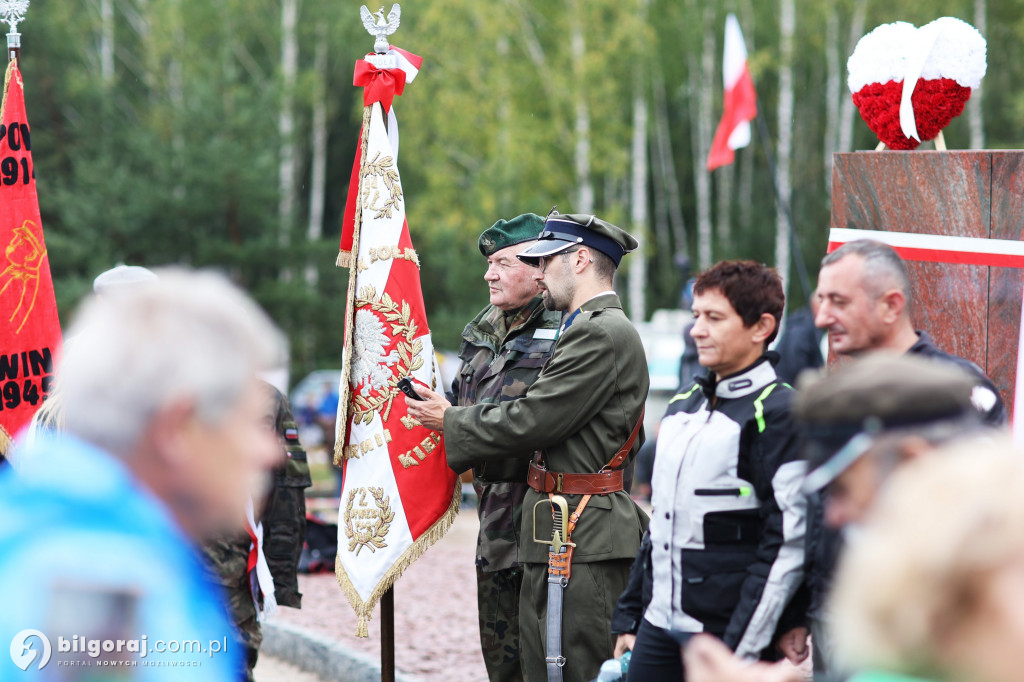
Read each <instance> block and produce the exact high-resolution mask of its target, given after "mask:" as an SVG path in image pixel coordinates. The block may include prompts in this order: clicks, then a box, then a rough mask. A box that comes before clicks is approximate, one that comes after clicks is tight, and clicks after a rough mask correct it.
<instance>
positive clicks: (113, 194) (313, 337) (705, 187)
mask: <svg viewBox="0 0 1024 682" xmlns="http://www.w3.org/2000/svg"><path fill="white" fill-rule="evenodd" d="M359 4H360V2H358V0H349V1H346V2H337V1H336V0H273V1H271V0H83V1H82V2H74V3H54V2H35V3H33V5H32V7H31V10H30V11H29V13H28V16H27V19H26V21H25V22H24V23H23V24H22V25H21V32H22V33H23V35H24V38H23V45H24V49H23V61H22V70H23V73H24V76H25V83H26V88H25V89H26V93H27V99H28V102H27V104H28V113H29V119H30V121H31V123H32V125H33V142H34V147H33V150H32V151H33V155H34V158H35V162H36V164H37V180H38V186H39V193H40V205H41V208H42V215H43V222H44V227H45V229H46V237H47V243H48V247H49V256H50V262H51V267H52V270H53V275H54V280H55V288H56V293H57V298H58V304H59V306H60V309H61V312H62V315H65V316H66V315H67V314H68V313H69V312H70V311H71V310H72V306H73V303H75V302H76V301H77V300H78V299H79V298H81V297H82V296H83V295H84V294H85V293H86V292H87V291H88V290H89V284H90V283H91V281H92V278H93V277H94V276H95V275H96V274H97V273H98V272H101V271H103V270H105V269H107V268H108V267H110V264H112V263H117V262H129V263H135V264H143V265H149V264H162V263H167V262H187V263H190V264H192V265H196V266H203V265H211V264H212V265H216V266H218V267H224V268H227V269H228V270H229V272H230V274H231V275H232V276H233V277H234V278H235V279H236V280H237V281H238V282H239V283H240V284H241V285H242V286H243V287H245V288H246V289H248V290H249V291H250V292H251V293H252V294H253V295H254V296H255V298H256V299H257V300H258V301H259V302H260V303H261V304H262V305H263V306H264V307H265V308H266V309H267V310H268V311H269V312H270V313H271V315H272V316H273V317H274V319H275V320H277V321H278V323H279V324H281V326H282V327H284V328H285V329H286V330H287V331H288V334H289V335H290V340H291V345H292V363H293V365H292V375H293V376H303V375H305V374H306V373H308V372H309V371H310V370H312V369H314V368H316V367H323V366H334V365H337V363H338V359H339V358H340V347H339V344H340V341H339V340H340V338H341V333H342V326H343V303H342V300H343V296H342V294H343V292H344V291H345V287H346V285H347V271H345V270H341V269H338V268H335V266H334V260H335V256H336V253H337V248H336V247H337V240H338V235H339V233H340V216H341V212H342V210H343V206H344V201H345V197H346V192H347V189H348V180H349V174H350V171H351V163H352V158H353V155H354V150H355V149H354V148H355V143H356V138H357V132H358V125H359V120H360V109H361V106H362V102H361V92H360V90H359V89H357V88H354V87H353V86H352V76H351V74H352V68H353V63H354V61H355V60H356V59H358V58H359V57H360V56H362V55H363V54H364V53H365V52H367V51H368V50H370V48H371V46H372V39H371V38H370V36H369V35H367V34H366V32H365V31H364V29H363V27H362V24H361V22H360V21H359V16H358V7H359ZM376 9H377V7H376V6H373V7H371V10H376ZM388 9H390V5H389V6H388V7H387V8H386V10H385V11H387V10H388ZM941 10H942V12H944V13H947V14H949V15H953V16H957V17H959V18H962V19H964V20H966V21H968V22H969V23H972V24H974V25H975V26H977V27H978V28H979V29H980V30H981V32H982V33H983V34H984V35H985V37H986V38H987V40H988V75H987V76H986V77H985V80H984V81H983V86H982V88H981V90H980V91H978V92H976V93H975V94H974V96H973V97H972V100H971V102H970V106H969V107H968V109H967V111H966V112H965V113H964V115H963V116H962V117H960V118H959V119H957V120H955V121H954V122H953V123H952V125H951V126H950V127H949V128H948V129H947V131H946V140H947V142H948V144H949V146H950V148H951V149H962V148H971V147H986V148H1013V147H1017V146H1020V140H1019V137H1018V131H1019V130H1020V125H1019V120H1020V117H1021V111H1022V109H1024V95H1022V94H1021V92H1020V89H1019V88H1016V87H1014V84H1015V83H1018V82H1021V80H1022V76H1024V73H1022V71H1024V63H1022V62H1021V61H1020V60H1019V59H1017V58H1016V56H1017V49H1016V48H1017V45H1019V44H1020V42H1021V39H1022V38H1024V20H1022V18H1021V17H1024V12H1022V11H1021V10H1022V2H1021V1H1020V0H954V1H951V2H947V3H943V5H942V8H941ZM938 11H939V10H938V9H937V8H936V6H935V4H934V3H932V2H925V1H924V0H890V1H889V2H884V3H883V2H878V1H877V0H829V1H828V2H826V1H824V0H766V1H763V2H755V1H754V0H684V1H679V0H634V1H633V2H626V3H623V2H621V1H620V0H586V1H585V2H584V0H567V1H566V2H558V3H551V2H541V1H540V0H501V1H500V2H470V1H469V0H431V1H430V2H422V1H420V2H406V3H404V7H403V16H402V26H401V28H400V29H399V32H398V33H397V34H396V35H395V36H393V39H394V42H395V43H396V44H397V45H399V46H401V47H403V48H406V49H409V50H411V51H413V52H415V53H417V54H420V55H422V56H423V57H424V58H425V61H424V67H423V70H422V72H421V74H420V76H419V78H418V79H417V80H416V82H415V83H413V84H412V85H410V86H409V87H408V88H407V89H406V91H405V94H404V95H403V96H402V97H400V98H399V99H398V100H397V104H396V108H397V111H398V115H399V120H400V122H401V129H402V143H401V150H402V151H401V161H400V170H401V172H402V177H403V183H404V186H405V193H406V197H407V198H408V205H407V211H408V218H409V223H410V227H411V229H412V234H413V238H414V240H415V243H416V247H417V249H418V251H419V253H420V258H421V261H422V273H423V288H424V295H425V298H426V301H427V307H428V314H429V316H430V321H431V326H432V328H433V332H434V336H435V343H436V345H437V346H438V347H442V348H444V347H455V346H457V343H458V335H459V333H460V332H461V330H462V327H463V325H464V324H465V321H466V320H468V319H470V318H471V317H472V316H473V314H474V313H475V312H476V311H477V310H479V309H480V307H482V305H483V304H484V302H485V295H486V289H485V288H484V287H482V286H480V282H479V278H480V276H481V270H480V267H479V265H480V264H479V262H478V259H477V255H476V253H475V250H476V236H477V235H478V234H479V233H480V231H481V230H483V229H484V228H486V227H487V226H489V225H490V224H491V223H492V222H493V221H494V220H495V219H496V218H498V217H507V216H511V215H516V214H519V213H523V212H526V211H533V212H538V213H541V214H543V213H545V212H546V211H547V210H548V209H549V208H550V207H551V206H552V205H553V204H557V205H558V206H559V208H560V209H561V210H562V211H563V212H570V211H573V212H589V211H591V210H593V211H594V212H598V213H600V214H601V215H602V216H603V217H604V218H606V219H608V220H610V221H612V222H614V223H616V224H618V225H622V226H623V227H626V228H627V229H629V230H630V232H632V233H634V234H636V235H638V236H639V237H640V238H641V241H642V242H643V244H644V246H643V249H642V250H641V251H640V252H638V253H637V254H634V256H633V257H632V258H631V259H630V261H629V262H628V263H627V264H626V265H625V268H624V272H623V273H622V274H621V276H620V277H619V282H618V286H619V287H620V289H621V290H622V291H623V293H624V294H627V295H624V297H623V298H624V303H625V304H626V308H627V312H628V313H629V314H630V315H631V317H632V319H633V320H634V321H641V320H644V319H647V318H648V317H649V314H650V311H652V310H654V309H656V308H665V307H676V306H677V305H678V303H679V288H680V284H681V282H684V281H685V280H686V278H687V276H688V275H687V273H686V272H684V271H685V270H687V267H688V268H689V270H690V271H691V272H695V271H696V270H698V269H700V268H703V267H706V266H708V265H710V264H711V263H712V262H714V261H715V260H719V259H722V258H731V257H747V258H755V259H758V260H761V261H765V262H768V263H769V264H776V263H778V264H779V265H780V266H781V269H782V271H783V273H784V274H786V275H788V280H787V281H788V282H789V292H788V293H789V294H790V297H791V299H792V300H793V301H794V308H796V307H799V306H798V305H796V302H797V301H802V299H803V292H801V291H800V289H799V288H798V287H797V286H796V284H795V282H796V276H795V269H794V268H795V261H793V263H792V264H790V265H787V259H788V258H789V255H787V254H786V253H785V251H786V249H785V248H784V247H785V245H786V244H788V242H786V240H782V243H781V244H777V240H776V235H777V229H778V227H779V225H785V224H787V221H786V220H785V219H784V217H783V216H782V215H781V214H780V212H779V211H778V208H777V202H776V200H775V198H774V190H773V185H772V176H771V175H770V173H769V169H768V163H767V157H766V154H765V150H764V149H763V148H762V147H761V146H760V144H759V142H758V135H757V133H756V127H755V137H754V142H753V144H752V145H751V147H749V148H747V149H745V150H741V151H740V152H738V154H737V160H736V163H734V164H733V165H730V166H727V167H724V168H722V169H719V170H717V171H715V172H714V173H708V172H707V171H706V170H705V167H704V164H705V159H706V157H707V149H708V148H709V146H710V142H711V136H712V134H713V132H714V127H715V125H716V124H717V121H718V118H719V116H720V115H721V90H722V84H721V50H722V39H723V38H722V36H723V26H724V20H725V16H726V13H728V12H734V13H736V14H737V16H738V18H739V21H740V24H741V26H742V28H743V30H744V34H745V37H746V43H747V48H748V50H749V52H750V68H751V71H752V73H753V78H754V82H755V85H756V87H757V92H758V95H759V98H760V109H761V111H762V113H763V114H764V119H765V123H766V130H767V131H768V133H769V134H770V136H771V142H772V144H773V146H774V149H775V156H776V157H777V162H778V171H779V178H778V179H779V187H780V189H781V191H782V193H783V195H785V196H787V197H788V199H789V204H790V205H791V208H792V219H793V223H792V224H793V225H794V226H795V231H796V243H797V244H799V246H800V251H801V252H802V257H803V262H804V263H805V264H806V266H807V269H808V270H809V271H810V272H812V273H813V272H815V271H816V269H817V268H816V263H817V261H818V260H819V259H820V257H821V255H822V253H823V251H824V247H825V241H826V236H827V226H828V223H829V191H830V188H829V180H830V164H831V154H832V152H835V151H848V150H855V149H872V148H873V147H874V146H875V144H876V141H875V139H874V138H873V136H872V134H871V133H870V131H869V130H868V129H867V126H866V125H864V123H863V122H862V121H861V120H860V117H859V115H858V114H857V113H856V110H855V109H854V108H853V107H852V103H851V101H850V96H849V92H848V90H847V89H846V85H845V78H846V70H845V63H846V59H847V57H848V56H849V55H850V54H851V53H852V51H853V47H854V45H855V43H856V40H857V39H858V38H859V37H860V36H861V35H862V34H863V33H864V32H866V31H868V30H870V29H872V28H873V27H875V26H877V25H878V24H881V23H885V22H891V21H896V20H905V21H910V22H913V23H915V24H917V25H922V24H924V23H926V22H928V21H931V20H933V19H935V18H937V17H939V16H941V14H939V13H938ZM926 146H927V145H926ZM780 248H781V250H780ZM792 257H793V258H796V257H797V256H796V254H795V253H793V254H792Z"/></svg>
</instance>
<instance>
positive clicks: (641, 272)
mask: <svg viewBox="0 0 1024 682" xmlns="http://www.w3.org/2000/svg"><path fill="white" fill-rule="evenodd" d="M642 82H643V78H642V77H641V75H640V74H639V73H638V74H637V81H636V94H635V95H634V97H633V150H632V157H633V186H632V191H631V192H630V195H631V196H630V224H631V225H632V230H631V231H632V233H633V236H634V237H636V239H637V241H638V242H640V248H638V249H637V250H636V251H634V252H633V254H632V256H630V258H631V261H630V264H629V317H630V320H632V321H633V323H634V324H636V323H639V322H643V321H644V320H645V319H646V317H647V310H646V305H645V301H644V291H645V290H646V289H647V252H648V250H649V248H650V245H649V244H648V243H647V233H648V230H647V100H646V99H645V98H644V91H643V88H642V87H641V86H640V84H641V83H642Z"/></svg>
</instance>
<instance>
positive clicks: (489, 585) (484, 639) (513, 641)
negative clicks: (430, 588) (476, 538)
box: [476, 566, 523, 682]
mask: <svg viewBox="0 0 1024 682" xmlns="http://www.w3.org/2000/svg"><path fill="white" fill-rule="evenodd" d="M522 584H523V569H522V567H516V568H506V569H503V570H500V571H493V572H484V571H482V570H480V567H479V566H478V567H477V569H476V590H477V609H478V614H479V619H480V646H481V648H482V649H483V654H484V664H485V665H486V666H487V676H488V677H489V678H490V680H491V682H521V680H522V679H523V672H522V669H521V667H520V665H519V590H520V588H521V587H522Z"/></svg>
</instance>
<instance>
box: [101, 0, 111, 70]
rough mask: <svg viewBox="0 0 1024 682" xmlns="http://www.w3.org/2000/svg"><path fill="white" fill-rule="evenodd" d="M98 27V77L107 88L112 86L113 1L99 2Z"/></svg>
mask: <svg viewBox="0 0 1024 682" xmlns="http://www.w3.org/2000/svg"><path fill="white" fill-rule="evenodd" d="M100 25H101V31H100V77H101V78H102V79H103V85H105V86H107V87H108V88H109V87H111V86H112V85H113V84H114V0H101V2H100Z"/></svg>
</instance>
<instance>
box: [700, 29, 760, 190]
mask: <svg viewBox="0 0 1024 682" xmlns="http://www.w3.org/2000/svg"><path fill="white" fill-rule="evenodd" d="M722 62H723V63H722V80H723V81H724V82H725V107H724V111H723V112H722V121H721V122H720V123H719V124H718V130H716V131H715V139H714V140H713V141H712V142H711V153H710V154H708V170H709V171H712V170H714V169H716V168H718V167H719V166H727V165H729V164H730V163H732V162H733V158H734V155H733V150H735V149H739V148H741V147H746V146H747V145H748V144H750V122H751V121H752V120H754V117H755V116H757V93H756V92H755V91H754V81H753V79H751V77H750V69H749V68H748V67H747V47H746V45H745V44H744V43H743V32H742V31H740V22H739V21H737V20H736V15H735V14H730V15H729V16H727V17H726V18H725V54H724V57H723V60H722Z"/></svg>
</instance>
